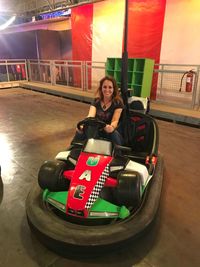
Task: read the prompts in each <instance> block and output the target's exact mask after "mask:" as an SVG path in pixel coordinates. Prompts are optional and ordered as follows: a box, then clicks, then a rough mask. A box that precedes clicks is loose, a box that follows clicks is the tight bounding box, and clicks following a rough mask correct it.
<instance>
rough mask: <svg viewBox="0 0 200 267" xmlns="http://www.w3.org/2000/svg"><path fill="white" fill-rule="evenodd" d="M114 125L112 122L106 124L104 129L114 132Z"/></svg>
mask: <svg viewBox="0 0 200 267" xmlns="http://www.w3.org/2000/svg"><path fill="white" fill-rule="evenodd" d="M114 130H115V129H114V127H113V126H112V125H110V124H106V127H104V131H105V132H107V133H112V132H114Z"/></svg>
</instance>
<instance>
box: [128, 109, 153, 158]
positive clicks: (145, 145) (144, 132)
mask: <svg viewBox="0 0 200 267" xmlns="http://www.w3.org/2000/svg"><path fill="white" fill-rule="evenodd" d="M123 125H124V127H123V128H124V135H123V136H124V140H125V145H126V146H128V147H130V148H131V149H132V150H133V154H136V153H139V154H141V155H142V154H143V155H150V154H155V153H156V154H157V149H158V127H157V124H156V122H155V121H154V120H153V118H151V117H150V116H149V115H147V114H142V113H139V112H135V111H131V110H130V116H129V118H126V120H125V121H124V123H123ZM127 132H128V134H126V133H127Z"/></svg>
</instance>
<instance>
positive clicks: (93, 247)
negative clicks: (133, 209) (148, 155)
mask: <svg viewBox="0 0 200 267" xmlns="http://www.w3.org/2000/svg"><path fill="white" fill-rule="evenodd" d="M162 179H163V160H162V158H161V157H159V158H158V162H157V166H156V171H155V174H154V177H153V178H152V181H151V183H150V185H149V188H148V192H147V194H146V201H145V202H144V205H142V207H140V209H139V210H138V212H137V213H135V214H131V215H130V216H129V217H128V218H127V219H124V220H119V221H116V222H115V223H112V224H111V225H101V226H84V225H77V224H74V223H70V222H68V221H65V220H63V219H61V218H60V217H58V216H56V214H55V213H54V212H52V211H51V210H50V209H47V208H45V205H44V204H43V202H42V190H41V189H40V188H39V186H38V185H37V184H35V186H33V187H32V189H31V191H30V193H29V195H28V197H27V200H26V213H27V218H28V223H29V225H30V228H31V230H32V231H33V232H34V233H35V234H36V235H37V237H38V239H39V240H40V241H41V242H42V243H43V244H44V245H46V246H47V247H48V248H49V249H51V250H53V251H55V252H57V253H58V254H61V255H63V256H69V255H73V256H74V255H77V253H79V255H82V256H83V255H86V254H88V255H92V254H93V253H98V252H99V253H102V252H103V251H109V249H113V248H117V247H119V246H120V245H122V244H123V243H124V242H125V241H126V242H127V241H132V240H133V239H134V238H136V237H138V236H139V235H140V234H142V232H144V230H146V229H147V227H148V226H150V225H151V223H152V222H153V220H154V217H155V215H156V212H157V210H158V206H159V200H160V195H161V188H162Z"/></svg>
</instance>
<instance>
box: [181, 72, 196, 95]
mask: <svg viewBox="0 0 200 267" xmlns="http://www.w3.org/2000/svg"><path fill="white" fill-rule="evenodd" d="M195 74H196V73H195V72H194V71H193V70H189V71H186V72H185V73H184V74H183V76H182V78H181V85H180V89H179V92H181V89H182V82H183V78H184V76H185V75H186V84H185V91H186V92H189V93H190V92H192V86H193V79H194V75H195Z"/></svg>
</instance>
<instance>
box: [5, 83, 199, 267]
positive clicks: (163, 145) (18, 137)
mask: <svg viewBox="0 0 200 267" xmlns="http://www.w3.org/2000/svg"><path fill="white" fill-rule="evenodd" d="M88 108H89V105H88V104H85V103H81V102H77V101H72V100H69V99H65V98H61V97H56V96H52V95H48V94H44V93H38V92H34V91H30V90H25V89H20V88H18V89H4V90H0V165H1V174H2V180H3V191H4V194H3V200H2V202H1V203H0V267H11V266H15V267H23V266H27V267H37V266H41V267H67V266H69V267H91V266H94V267H97V266H99V267H105V266H106V267H121V266H123V267H131V266H134V267H199V266H200V254H199V248H200V227H199V222H200V209H199V201H200V180H199V178H200V175H199V170H200V168H199V162H200V130H199V129H198V128H192V127H188V126H183V125H178V124H175V123H170V122H165V121H157V122H158V125H159V130H160V149H159V150H160V153H161V154H162V155H163V157H164V162H165V170H164V181H163V191H162V196H161V200H160V210H159V214H158V218H157V221H156V222H155V224H154V225H153V227H152V228H151V229H150V231H149V232H147V233H146V234H145V235H143V236H142V237H140V238H139V239H138V240H137V241H135V242H133V243H131V244H129V245H127V246H126V245H125V246H124V247H123V248H122V249H120V250H118V251H109V252H108V254H106V255H100V256H98V257H96V258H93V257H92V255H91V257H88V258H85V259H81V258H79V256H78V255H77V256H76V258H62V257H60V256H58V255H57V254H55V253H53V252H51V251H49V250H48V249H46V248H45V247H44V246H43V245H42V244H40V243H39V242H38V240H37V239H36V238H35V236H34V235H33V234H32V233H31V231H30V229H29V226H28V224H27V220H26V211H25V200H26V197H27V194H28V192H29V190H30V188H31V185H32V183H34V182H35V181H36V180H37V173H38V169H39V168H40V166H41V164H42V163H43V161H44V160H47V159H53V158H54V157H55V155H56V154H57V152H59V151H61V150H63V149H65V148H66V147H67V146H68V145H69V143H70V140H71V139H72V137H73V134H74V131H75V128H76V124H77V122H78V121H79V120H81V119H83V118H84V117H85V116H86V115H87V111H88ZM1 187H2V186H1ZM1 192H2V188H1Z"/></svg>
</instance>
